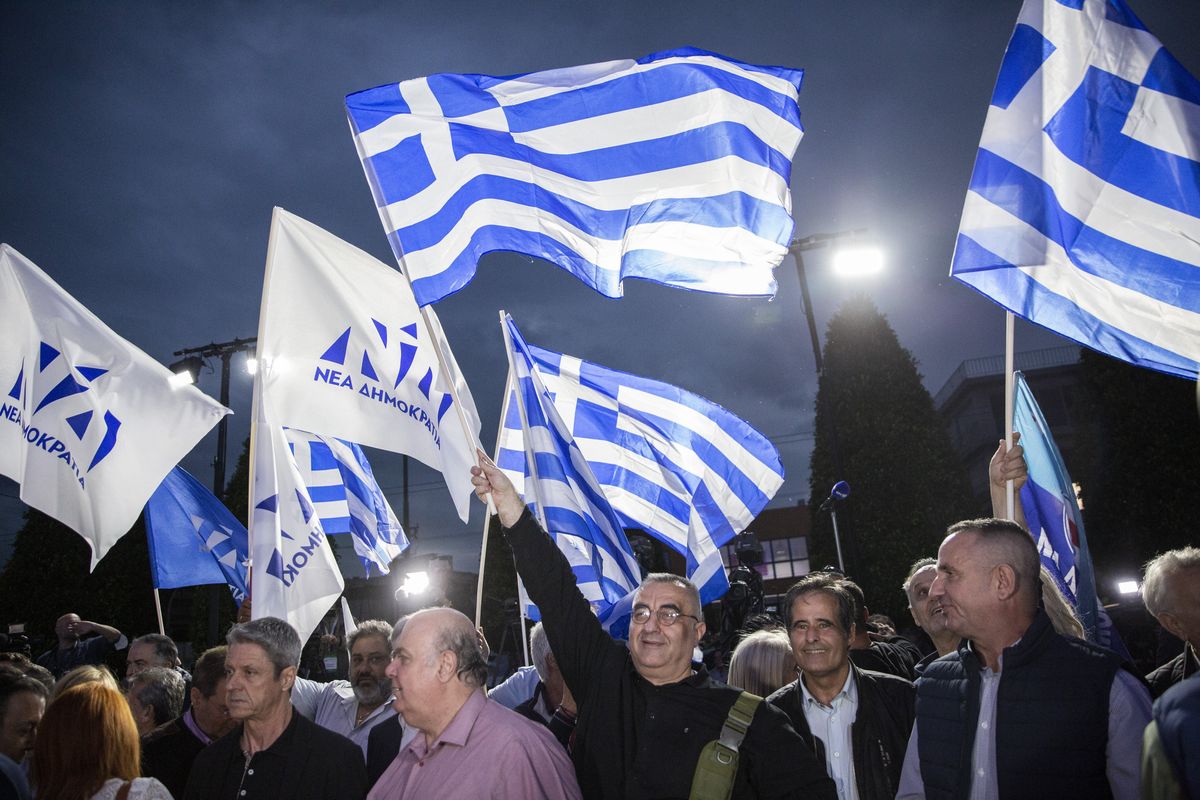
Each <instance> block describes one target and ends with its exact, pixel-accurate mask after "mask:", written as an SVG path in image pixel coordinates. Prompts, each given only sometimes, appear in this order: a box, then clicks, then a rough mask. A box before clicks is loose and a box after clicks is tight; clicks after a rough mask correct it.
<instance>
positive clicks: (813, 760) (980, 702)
mask: <svg viewBox="0 0 1200 800" xmlns="http://www.w3.org/2000/svg"><path fill="white" fill-rule="evenodd" d="M481 461H482V465H481V466H480V467H477V468H475V469H473V470H472V479H473V482H474V485H475V488H476V492H477V494H478V495H479V496H480V497H481V498H490V500H491V502H492V503H493V505H494V508H495V511H496V513H497V515H498V516H499V520H500V523H501V525H502V527H503V529H504V532H505V535H506V536H507V538H508V541H509V544H510V545H511V547H512V550H513V553H514V557H515V560H516V565H517V571H518V572H519V574H520V576H521V578H522V580H523V582H524V585H525V587H526V590H527V591H528V593H529V596H530V598H531V599H532V600H533V601H534V602H536V603H537V605H538V607H539V609H540V610H541V613H542V621H541V622H540V623H539V624H538V625H537V626H535V628H534V629H533V631H532V632H531V650H532V655H533V661H534V664H533V666H532V667H528V668H524V669H521V670H518V671H517V672H516V673H515V674H514V675H512V676H511V677H510V678H509V679H508V680H507V681H505V682H504V683H502V684H501V685H499V686H497V687H495V688H493V689H492V690H491V691H488V690H487V689H486V679H487V664H488V661H487V659H488V649H487V643H486V641H485V640H484V639H483V637H482V635H481V633H480V632H479V631H478V630H477V629H476V628H475V627H474V625H473V624H472V622H471V621H470V620H469V619H468V618H467V617H465V616H464V615H462V614H461V613H459V612H458V611H454V610H452V609H449V608H429V609H424V610H421V611H418V612H416V613H413V614H410V615H408V616H406V617H403V618H401V619H400V620H398V621H397V622H396V624H395V625H392V624H389V623H387V622H383V621H378V620H369V621H365V622H361V623H359V625H358V626H357V628H356V629H355V630H354V631H353V632H352V633H351V634H350V635H349V636H348V638H347V642H346V644H347V647H348V649H349V653H350V661H349V665H350V667H349V680H336V681H332V682H324V683H321V682H315V681H311V680H306V679H305V678H302V677H300V676H299V674H298V671H299V666H300V655H301V644H302V643H301V641H300V638H299V636H298V635H297V632H296V631H295V630H294V629H293V628H292V627H291V626H290V625H288V624H287V623H286V622H285V621H283V620H279V619H275V618H270V617H266V618H261V619H255V620H250V619H249V618H248V617H249V614H248V611H247V610H246V609H243V611H247V613H245V614H243V615H242V616H240V617H239V622H238V623H237V624H235V625H233V626H232V627H231V629H230V630H229V632H228V634H227V637H226V644H225V645H222V646H220V647H215V648H212V649H210V650H207V651H205V652H204V653H202V654H201V655H200V656H199V657H198V658H197V659H196V661H195V664H194V667H193V672H192V673H190V674H189V673H188V672H187V671H185V670H184V669H183V668H182V666H181V664H180V659H179V653H178V651H177V649H176V646H175V644H174V642H172V641H171V639H170V638H168V637H166V636H163V635H161V634H149V635H146V636H141V637H138V638H136V639H134V640H133V641H132V642H130V641H128V640H127V639H126V637H125V636H124V635H123V634H122V633H121V632H120V631H118V630H117V629H115V628H112V627H110V626H106V625H102V624H99V623H95V622H89V621H86V620H82V619H80V618H79V617H78V616H77V615H75V614H65V615H63V616H62V617H61V618H60V619H59V620H58V622H57V624H56V626H55V634H56V637H57V643H56V645H55V647H53V648H51V649H50V650H49V651H47V652H46V653H45V654H43V655H41V656H40V657H39V658H37V659H36V662H35V661H31V660H29V659H28V658H25V657H22V656H19V655H16V654H11V653H6V654H3V663H0V800H3V798H7V797H14V798H32V797H36V798H39V800H43V799H44V800H89V799H90V798H99V799H100V800H114V799H115V800H139V799H141V798H146V799H147V800H155V799H157V798H176V799H177V800H178V799H180V798H183V799H185V800H201V799H202V798H205V799H206V798H222V799H224V798H228V799H229V800H235V798H236V799H238V800H240V798H264V797H266V798H314V800H326V799H328V800H342V799H343V798H346V799H349V800H352V799H353V798H363V797H367V798H371V800H384V799H386V798H426V797H438V798H442V797H444V798H476V797H488V798H513V799H514V800H515V799H517V798H519V799H520V800H537V799H538V798H552V799H555V800H557V799H558V798H563V799H564V800H565V799H570V798H581V797H587V798H688V797H691V798H729V797H739V798H740V797H747V798H755V797H758V798H810V797H811V798H830V800H832V798H838V800H850V799H851V798H856V799H858V800H876V799H877V798H880V799H881V798H889V799H890V798H905V799H907V798H960V797H961V798H1022V799H1023V800H1024V798H1041V797H1046V798H1051V797H1053V798H1098V797H1113V798H1117V799H1118V800H1124V799H1125V798H1136V797H1167V798H1173V797H1182V798H1187V797H1200V746H1198V745H1197V743H1198V742H1200V677H1196V673H1197V656H1196V648H1197V647H1198V646H1200V549H1197V548H1192V547H1189V548H1183V549H1180V550H1175V551H1171V552H1168V553H1164V554H1161V555H1159V556H1158V557H1157V558H1155V559H1154V560H1152V561H1151V562H1150V563H1149V564H1148V565H1147V566H1146V571H1145V575H1144V579H1143V590H1142V591H1143V597H1144V600H1145V603H1146V607H1147V609H1148V610H1149V611H1150V613H1151V614H1152V615H1153V616H1154V617H1155V618H1156V619H1157V620H1158V621H1159V622H1160V623H1161V625H1162V626H1163V628H1164V629H1166V630H1167V631H1168V632H1170V633H1171V634H1173V635H1175V636H1177V637H1179V638H1180V639H1182V640H1183V641H1184V642H1185V647H1184V651H1183V653H1182V654H1181V655H1180V656H1178V657H1177V658H1175V659H1173V660H1172V661H1170V662H1168V663H1166V664H1164V665H1162V666H1161V667H1159V668H1158V669H1156V670H1155V671H1154V672H1152V673H1151V674H1150V675H1148V676H1144V677H1143V676H1139V675H1135V674H1134V673H1133V672H1132V671H1131V668H1130V666H1129V665H1128V664H1127V663H1125V662H1123V661H1122V659H1121V658H1120V657H1119V656H1117V655H1116V654H1114V653H1113V652H1110V651H1108V650H1106V649H1104V648H1102V647H1100V646H1099V645H1096V644H1092V643H1089V642H1088V641H1086V640H1085V639H1084V637H1083V627H1082V625H1081V624H1080V621H1079V619H1078V618H1077V617H1076V616H1075V613H1074V610H1073V608H1072V606H1071V605H1070V604H1069V603H1068V602H1067V601H1066V600H1065V598H1064V597H1063V595H1062V593H1061V592H1060V591H1059V589H1058V587H1057V584H1056V581H1055V580H1054V579H1053V577H1051V576H1050V575H1049V574H1048V573H1046V572H1045V568H1044V567H1043V566H1042V563H1041V558H1040V556H1039V553H1038V550H1037V547H1036V545H1035V543H1034V541H1033V539H1032V537H1031V536H1030V535H1029V533H1028V532H1027V531H1026V530H1025V528H1024V527H1023V525H1022V522H1023V520H1022V518H1021V514H1020V510H1019V508H1018V509H1017V513H1016V514H1014V515H1013V516H1014V517H1016V519H1014V520H1007V519H1000V518H988V519H976V520H966V521H962V522H958V523H955V524H954V525H951V526H950V527H949V529H948V530H947V532H946V536H945V538H944V540H943V542H942V544H941V546H940V548H939V550H938V552H937V553H936V554H932V553H931V554H930V555H929V557H927V558H924V559H921V560H918V561H917V562H916V563H914V564H913V565H912V568H911V570H910V572H909V575H908V577H907V579H906V580H905V581H904V584H903V586H901V587H894V588H893V589H892V591H903V592H904V593H905V594H906V596H907V598H908V606H909V610H910V612H911V615H912V618H913V622H914V623H915V625H917V626H918V627H919V629H920V631H921V636H919V637H915V638H914V640H910V639H906V638H904V637H901V636H897V635H895V631H894V626H891V625H890V621H887V620H880V619H877V618H872V615H871V614H870V611H869V608H868V606H867V598H866V596H865V592H864V591H863V588H862V587H860V586H859V585H857V584H856V583H855V582H854V581H853V580H850V579H849V578H847V577H846V576H844V575H841V574H839V573H836V572H828V571H827V572H816V573H812V574H810V575H808V576H806V577H804V578H802V579H800V580H798V581H797V582H796V584H795V585H794V586H792V587H791V589H790V590H789V591H788V592H787V594H786V596H785V597H784V599H783V601H782V604H781V605H780V608H779V612H780V614H779V617H778V618H772V617H769V616H767V617H763V618H760V619H757V620H755V621H754V623H753V625H752V626H751V627H753V628H754V630H753V631H747V632H746V633H745V635H744V636H742V637H741V639H740V641H739V642H738V644H737V646H736V648H735V649H734V651H733V653H732V656H731V658H730V660H729V669H728V673H727V674H726V675H724V676H722V677H723V678H724V680H723V681H722V680H717V679H716V677H715V676H714V675H712V674H710V672H709V671H708V669H706V668H705V666H704V665H703V663H701V661H700V660H699V659H698V657H697V655H698V652H699V651H698V645H699V643H700V640H701V638H702V637H703V636H704V634H705V630H706V626H705V622H704V616H703V612H702V609H701V604H700V596H699V593H698V591H697V589H696V587H695V586H694V585H693V584H692V583H691V582H690V581H688V580H686V579H685V578H681V577H679V576H676V575H670V574H665V573H654V574H650V575H647V576H646V577H645V578H644V580H643V582H642V584H641V586H640V587H639V589H638V591H637V593H636V594H635V595H634V598H633V604H632V609H631V621H630V627H629V637H628V640H627V641H619V640H616V639H614V638H612V637H611V636H609V634H608V633H607V632H606V631H605V630H604V628H603V627H602V625H601V623H600V622H599V620H598V619H597V618H596V616H595V614H594V613H593V612H592V609H591V606H590V605H589V603H588V602H587V600H585V599H584V597H583V596H582V595H581V594H580V592H579V590H578V588H577V587H576V583H575V576H574V573H573V571H572V569H571V566H570V565H569V563H568V562H567V560H566V558H565V556H563V554H562V553H561V552H560V551H559V549H558V548H557V546H556V545H555V544H554V542H553V541H552V540H551V539H550V537H548V536H547V535H546V533H545V532H544V531H543V530H542V529H541V527H540V526H539V524H538V522H537V521H536V520H535V518H534V517H533V516H532V514H531V513H530V511H529V510H528V509H527V508H526V507H525V505H524V504H523V502H522V501H521V499H520V497H519V495H518V494H517V493H516V491H515V490H514V489H513V487H512V484H511V483H509V481H508V480H507V478H505V476H504V475H503V473H501V472H500V471H499V470H497V469H496V468H495V467H494V465H492V464H491V462H490V461H488V460H487V459H486V456H482V457H481ZM1007 478H1014V479H1015V480H1017V481H1018V482H1020V481H1021V480H1023V479H1024V469H1023V460H1022V459H1021V454H1020V448H1019V446H1018V447H1014V448H1012V449H1011V450H1005V448H1004V447H1003V446H1002V447H1001V448H1000V449H999V450H998V451H997V455H996V456H995V457H994V458H993V462H992V483H993V487H995V486H997V485H1001V486H1002V484H1003V481H1004V480H1005V479H1007ZM994 496H995V495H994ZM125 648H128V649H127V656H126V659H125V661H126V673H125V677H124V679H123V680H122V681H121V682H120V683H118V681H117V679H116V678H115V676H114V675H113V673H112V672H110V671H109V670H108V669H106V668H105V667H103V666H101V665H102V664H103V662H104V661H105V659H106V658H107V657H108V656H109V655H110V654H111V653H113V652H114V651H116V650H121V649H125ZM1152 698H1157V699H1156V700H1155V701H1154V705H1153V706H1152V705H1151V703H1152ZM1189 743H1190V744H1189Z"/></svg>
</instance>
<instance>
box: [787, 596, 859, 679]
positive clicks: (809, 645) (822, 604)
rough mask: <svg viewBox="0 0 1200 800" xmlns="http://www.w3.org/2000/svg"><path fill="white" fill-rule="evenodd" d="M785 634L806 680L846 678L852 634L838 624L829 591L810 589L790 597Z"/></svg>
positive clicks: (848, 669) (835, 607)
mask: <svg viewBox="0 0 1200 800" xmlns="http://www.w3.org/2000/svg"><path fill="white" fill-rule="evenodd" d="M851 627H852V628H853V626H851ZM788 637H789V638H790V639H791V640H792V652H793V653H794V654H795V656H796V665H797V666H799V667H800V670H801V671H802V672H803V673H804V675H805V679H806V680H808V679H814V680H821V681H832V682H835V683H836V682H838V681H841V682H845V680H846V674H847V673H848V672H849V671H850V637H851V634H850V632H849V631H843V630H842V629H841V627H840V626H839V623H838V603H837V600H836V599H835V598H834V597H833V596H832V595H831V594H829V593H827V592H822V591H811V592H807V593H805V594H802V595H800V596H799V597H797V598H796V599H795V600H793V601H792V626H791V628H790V629H789V630H788Z"/></svg>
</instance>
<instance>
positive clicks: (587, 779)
mask: <svg viewBox="0 0 1200 800" xmlns="http://www.w3.org/2000/svg"><path fill="white" fill-rule="evenodd" d="M505 533H506V534H507V536H508V541H509V543H510V544H511V545H512V549H513V554H514V556H515V557H516V563H517V572H518V573H520V575H521V578H522V580H524V582H525V588H526V590H527V591H528V592H529V597H530V598H531V599H532V600H533V601H534V602H535V603H537V605H538V608H539V609H540V610H541V612H542V624H543V625H544V626H545V628H546V635H547V637H548V638H549V641H550V649H551V650H552V651H553V652H554V658H555V660H556V661H557V662H558V665H559V668H560V669H561V670H562V673H563V676H564V678H565V679H566V682H567V686H569V687H570V689H571V693H572V694H573V695H574V696H575V698H576V701H577V702H578V704H579V719H578V724H577V727H576V729H575V744H574V748H573V751H572V759H573V760H574V762H575V772H576V775H577V776H578V778H579V786H580V789H581V790H582V792H583V796H584V797H585V798H613V799H614V800H617V799H619V800H640V799H641V798H686V797H688V795H689V794H690V792H691V786H692V776H693V773H694V771H695V768H696V762H697V759H698V758H699V755H700V751H701V749H702V748H703V747H704V745H705V744H707V743H708V742H710V741H712V740H714V739H717V738H718V737H719V736H720V732H721V728H722V726H723V725H724V723H725V719H726V717H727V716H728V714H729V709H730V708H732V706H733V704H734V702H735V701H736V700H737V698H738V697H739V696H740V694H741V693H740V692H739V691H738V690H737V689H733V688H730V687H728V686H725V685H724V684H720V683H717V682H716V681H713V680H712V679H711V678H709V676H708V672H707V671H706V670H705V669H704V668H703V667H701V668H700V669H699V671H697V672H695V673H693V674H692V675H691V676H690V677H688V678H686V679H684V680H682V681H680V682H678V683H673V684H668V685H665V686H656V685H654V684H652V683H650V682H649V681H647V680H646V679H644V678H642V677H641V676H640V675H639V674H638V672H637V670H636V669H635V667H634V664H633V660H632V658H631V656H630V654H629V651H628V650H627V649H626V647H625V646H624V644H622V643H621V642H617V641H614V640H613V639H612V638H611V637H610V636H609V635H608V634H607V633H605V631H604V629H603V628H602V627H601V625H600V623H599V621H598V620H597V619H596V615H595V614H593V613H592V610H591V607H590V606H589V604H588V602H587V600H585V599H584V598H583V595H581V594H580V593H579V589H578V588H577V586H576V585H575V575H574V573H573V572H572V571H571V567H570V565H569V564H568V563H567V560H566V557H565V556H563V554H562V553H561V552H560V551H559V549H558V548H557V547H556V546H555V544H554V542H553V541H552V540H551V539H550V537H549V536H547V535H546V533H545V532H544V531H542V529H541V527H540V526H539V525H538V524H537V522H535V521H534V519H533V517H532V516H531V515H530V513H529V510H528V509H526V511H525V513H524V514H523V515H522V516H521V519H520V520H519V521H518V522H517V523H516V524H515V525H514V526H513V527H512V528H510V529H508V530H507V531H506V532H505ZM733 796H734V797H739V798H754V797H763V798H792V797H794V798H829V799H830V800H832V799H833V798H835V797H836V796H837V795H836V791H835V789H834V786H833V782H832V781H831V780H829V778H828V777H827V776H826V775H825V770H824V768H823V767H822V765H821V764H818V763H817V760H816V758H815V757H814V756H813V755H812V752H811V751H810V750H809V749H808V748H807V747H805V746H804V745H803V740H801V739H800V738H799V736H797V734H796V732H795V731H794V730H793V729H792V727H791V725H790V724H788V721H787V716H786V715H785V714H783V713H782V712H781V711H779V710H778V709H777V708H775V707H773V706H771V705H769V704H767V703H762V704H760V705H759V706H758V709H757V711H756V712H755V714H754V719H753V721H752V722H751V724H750V728H749V730H748V731H747V733H746V738H745V740H744V741H743V742H742V746H741V750H740V758H739V763H738V771H737V777H736V780H735V783H734V788H733Z"/></svg>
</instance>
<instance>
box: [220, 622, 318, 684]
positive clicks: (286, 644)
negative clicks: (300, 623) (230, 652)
mask: <svg viewBox="0 0 1200 800" xmlns="http://www.w3.org/2000/svg"><path fill="white" fill-rule="evenodd" d="M225 641H226V643H227V644H229V646H230V647H233V646H234V645H235V644H256V645H258V646H259V647H261V648H262V649H263V650H265V651H266V653H267V659H268V660H269V661H270V662H271V663H272V664H273V665H274V666H275V677H276V678H278V677H279V673H281V672H283V671H284V670H285V669H287V668H288V667H299V666H300V634H298V633H296V629H295V628H293V627H292V626H291V625H288V624H287V623H286V622H284V621H283V620H281V619H278V618H277V617H262V618H261V619H252V620H250V621H249V622H243V623H242V624H240V625H234V626H233V627H232V628H230V629H229V633H228V634H226V636H225Z"/></svg>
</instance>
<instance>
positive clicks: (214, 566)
mask: <svg viewBox="0 0 1200 800" xmlns="http://www.w3.org/2000/svg"><path fill="white" fill-rule="evenodd" d="M146 539H147V542H148V544H149V545H150V575H151V578H152V579H153V581H154V588H156V589H175V588H178V587H180V586H201V585H204V584H208V583H227V584H229V590H230V591H231V592H233V599H234V600H235V601H236V602H238V603H241V602H242V600H243V599H244V598H245V597H246V565H247V559H248V558H249V553H250V551H249V543H248V542H247V539H246V526H245V525H243V524H242V523H241V522H239V521H238V519H237V517H235V516H233V514H232V513H231V512H230V511H229V509H228V508H226V507H225V505H224V504H223V503H222V502H221V501H220V500H218V499H217V498H216V496H215V495H213V493H212V492H210V491H209V490H208V487H206V486H204V485H203V484H202V483H200V482H199V481H198V480H196V479H195V478H193V477H192V476H191V475H189V474H188V473H187V472H185V471H184V470H183V468H182V467H175V469H173V470H171V472H170V473H168V474H167V477H166V478H164V479H163V482H162V483H161V484H160V485H159V487H158V489H156V490H155V491H154V494H152V495H151V496H150V501H149V502H148V503H146Z"/></svg>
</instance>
